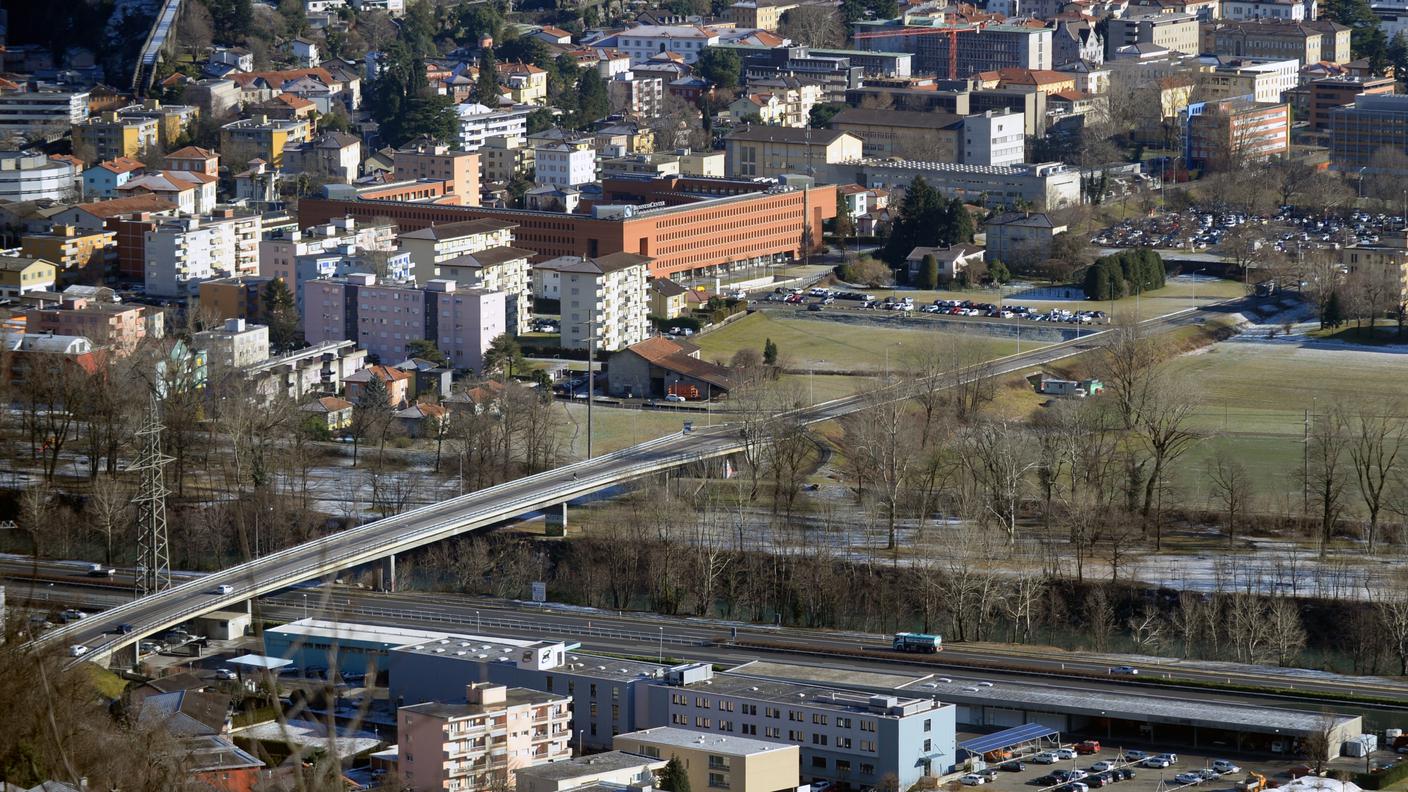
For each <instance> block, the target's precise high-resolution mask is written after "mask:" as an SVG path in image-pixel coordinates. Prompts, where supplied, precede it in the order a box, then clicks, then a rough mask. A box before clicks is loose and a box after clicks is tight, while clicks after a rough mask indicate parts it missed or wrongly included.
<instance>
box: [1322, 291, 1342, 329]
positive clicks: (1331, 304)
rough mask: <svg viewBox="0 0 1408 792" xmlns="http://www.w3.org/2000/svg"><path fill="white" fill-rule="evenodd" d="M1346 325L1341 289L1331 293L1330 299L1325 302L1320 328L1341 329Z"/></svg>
mask: <svg viewBox="0 0 1408 792" xmlns="http://www.w3.org/2000/svg"><path fill="white" fill-rule="evenodd" d="M1342 324H1344V303H1343V302H1342V300H1341V299H1340V292H1339V289H1336V290H1334V291H1332V292H1330V299H1328V300H1326V301H1325V308H1324V309H1323V310H1322V311H1321V312H1320V327H1322V328H1325V327H1331V328H1334V327H1339V326H1340V325H1342Z"/></svg>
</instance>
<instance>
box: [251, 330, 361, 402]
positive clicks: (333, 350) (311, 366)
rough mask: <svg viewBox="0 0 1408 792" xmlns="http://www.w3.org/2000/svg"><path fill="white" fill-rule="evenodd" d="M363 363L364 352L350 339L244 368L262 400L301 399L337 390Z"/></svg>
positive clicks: (309, 347)
mask: <svg viewBox="0 0 1408 792" xmlns="http://www.w3.org/2000/svg"><path fill="white" fill-rule="evenodd" d="M366 365H367V351H366V350H365V349H360V348H358V347H357V344H356V343H355V342H353V341H327V342H325V343H322V344H313V345H311V346H308V347H304V348H303V349H300V350H298V351H296V352H290V353H288V354H286V355H281V356H279V357H276V358H269V359H268V360H266V361H264V362H263V363H256V364H255V365H253V366H251V367H250V368H248V369H246V376H248V377H249V379H250V381H251V382H253V383H254V388H255V391H256V392H257V393H259V394H260V395H261V396H262V397H263V398H264V399H265V400H266V401H274V400H275V399H295V400H296V399H302V398H304V397H305V396H307V395H309V394H315V393H341V392H342V390H343V384H342V382H343V380H344V379H345V378H347V377H350V376H352V375H353V374H355V373H356V372H358V371H361V370H362V369H363V368H365V367H366Z"/></svg>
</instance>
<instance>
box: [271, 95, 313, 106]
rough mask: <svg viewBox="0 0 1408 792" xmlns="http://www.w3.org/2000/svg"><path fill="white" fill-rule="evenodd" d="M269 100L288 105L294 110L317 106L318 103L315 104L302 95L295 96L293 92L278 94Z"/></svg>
mask: <svg viewBox="0 0 1408 792" xmlns="http://www.w3.org/2000/svg"><path fill="white" fill-rule="evenodd" d="M269 101H270V102H278V103H279V104H283V105H288V106H289V107H292V108H293V109H294V110H303V109H306V108H309V107H316V105H314V104H313V102H312V101H310V100H308V99H304V98H303V97H301V96H294V95H293V94H291V93H281V94H279V95H278V96H275V97H274V98H273V99H270V100H269Z"/></svg>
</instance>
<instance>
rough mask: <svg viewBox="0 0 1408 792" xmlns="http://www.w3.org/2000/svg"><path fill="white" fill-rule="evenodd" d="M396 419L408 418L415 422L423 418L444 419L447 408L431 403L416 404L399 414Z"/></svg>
mask: <svg viewBox="0 0 1408 792" xmlns="http://www.w3.org/2000/svg"><path fill="white" fill-rule="evenodd" d="M396 417H397V418H407V419H410V420H413V421H417V420H420V419H422V418H444V417H445V408H444V407H441V406H440V405H438V404H431V403H430V402H416V403H415V404H413V405H411V406H410V407H407V408H406V409H404V410H401V411H399V412H397V413H396Z"/></svg>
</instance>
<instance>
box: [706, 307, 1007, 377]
mask: <svg viewBox="0 0 1408 792" xmlns="http://www.w3.org/2000/svg"><path fill="white" fill-rule="evenodd" d="M769 338H771V339H772V340H773V343H775V344H777V346H778V350H779V352H780V353H781V355H782V357H783V359H784V363H785V364H786V365H787V367H789V368H792V369H815V370H816V371H856V370H868V371H875V372H882V371H884V370H885V366H886V360H887V355H888V361H889V365H890V366H891V367H892V370H898V367H899V366H901V365H903V361H904V359H905V358H904V356H905V347H906V345H908V346H909V347H910V348H911V349H913V348H915V346H916V345H934V344H940V343H946V342H948V341H949V340H952V339H960V338H961V339H963V340H964V342H965V343H971V344H974V345H977V347H978V348H979V349H981V350H982V351H983V352H984V354H987V355H989V356H991V357H1001V356H1003V355H1010V354H1012V353H1014V352H1016V351H1017V342H1016V341H1015V340H1006V339H1000V338H993V337H991V336H985V335H981V334H977V333H974V334H971V335H965V334H962V333H957V332H953V331H950V330H946V329H936V328H935V325H934V324H933V323H930V322H918V321H916V322H914V323H912V324H910V325H909V326H907V327H904V328H891V327H874V326H868V325H857V324H851V323H847V322H836V321H828V320H826V319H790V318H774V317H772V316H769V315H767V314H765V313H762V312H758V313H754V314H752V315H751V316H748V317H745V318H743V319H740V320H738V321H737V322H734V323H733V324H731V325H729V326H727V327H723V328H720V329H718V330H715V331H713V332H711V333H706V334H704V335H702V336H697V337H695V338H693V339H691V340H692V341H693V342H694V343H695V344H698V345H699V347H700V350H701V352H700V356H701V357H703V358H704V359H706V360H722V361H725V362H727V361H728V360H729V359H730V358H732V357H733V354H734V353H735V352H737V351H738V350H740V349H755V350H757V351H758V352H759V353H760V354H761V353H762V349H763V343H764V342H765V341H766V340H767V339H769ZM1022 348H1023V349H1029V348H1034V347H1033V346H1032V345H1030V344H1024V345H1023V347H1022Z"/></svg>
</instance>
